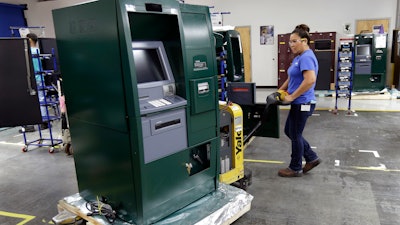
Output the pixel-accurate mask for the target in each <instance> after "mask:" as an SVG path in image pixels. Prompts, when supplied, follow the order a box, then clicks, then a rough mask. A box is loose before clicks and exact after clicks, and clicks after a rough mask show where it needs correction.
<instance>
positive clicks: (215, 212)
mask: <svg viewBox="0 0 400 225" xmlns="http://www.w3.org/2000/svg"><path fill="white" fill-rule="evenodd" d="M252 200H253V196H252V195H250V194H249V193H247V192H245V191H244V190H242V189H239V188H236V187H233V186H231V185H227V184H223V183H220V185H219V188H218V189H217V190H216V191H214V192H212V193H210V194H208V195H206V196H205V197H203V198H201V199H199V200H198V201H196V202H194V203H192V204H190V205H189V206H187V207H185V208H183V209H181V210H179V211H177V212H175V213H173V214H171V215H169V216H168V217H166V218H164V219H163V220H161V221H159V222H157V223H155V225H187V224H195V225H209V224H214V225H218V224H224V223H225V222H226V221H229V220H231V219H232V218H235V217H236V216H237V215H238V214H240V215H241V214H243V213H244V212H245V211H248V210H249V209H250V206H251V201H252ZM232 222H233V221H232Z"/></svg>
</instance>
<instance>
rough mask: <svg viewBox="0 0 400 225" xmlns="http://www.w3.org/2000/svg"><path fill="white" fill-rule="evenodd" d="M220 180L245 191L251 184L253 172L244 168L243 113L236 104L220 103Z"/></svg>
mask: <svg viewBox="0 0 400 225" xmlns="http://www.w3.org/2000/svg"><path fill="white" fill-rule="evenodd" d="M219 109H220V137H221V148H220V160H221V162H220V164H221V171H220V176H219V180H220V182H222V183H225V184H231V185H233V186H236V187H239V188H241V189H243V190H246V188H247V187H248V186H249V185H250V184H251V171H250V170H245V168H244V142H243V112H242V108H241V107H240V106H239V105H238V104H235V103H231V102H225V101H220V102H219Z"/></svg>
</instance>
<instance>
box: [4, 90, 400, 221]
mask: <svg viewBox="0 0 400 225" xmlns="http://www.w3.org/2000/svg"><path fill="white" fill-rule="evenodd" d="M267 92H268V90H266V92H265V93H267ZM265 93H263V92H262V91H260V92H257V95H258V98H260V99H265V97H263V96H266V95H265ZM388 101H389V103H388ZM399 101H400V100H380V101H374V102H375V103H371V104H370V105H371V107H370V108H371V109H370V110H369V109H368V107H367V109H364V110H361V111H359V112H357V111H356V114H357V116H348V115H347V114H346V113H344V112H343V113H342V111H340V112H339V115H334V114H332V113H330V112H329V111H328V110H326V108H331V105H332V98H320V99H319V105H317V108H318V107H319V108H321V109H322V110H318V111H316V112H315V116H313V117H311V118H310V119H309V121H308V124H307V127H306V129H305V131H304V135H305V137H306V138H307V139H308V140H309V142H310V144H311V145H312V146H314V147H315V148H316V149H315V150H316V152H317V153H318V154H319V156H320V157H321V158H322V159H323V163H322V164H321V165H320V166H318V167H316V168H315V169H313V170H312V171H311V172H310V173H309V174H307V175H304V176H303V177H299V178H282V177H279V176H277V172H278V170H279V169H280V168H284V167H287V165H288V162H289V160H290V142H289V140H288V138H287V137H286V136H284V134H283V133H282V132H281V133H282V134H281V138H279V139H273V138H260V137H256V138H254V139H253V141H252V142H251V143H250V144H249V145H248V146H247V148H246V150H245V158H246V162H245V167H246V168H247V169H250V170H252V172H253V182H252V185H251V186H249V188H248V189H247V192H248V193H250V194H251V195H253V196H254V199H253V201H252V209H251V210H250V211H249V212H248V213H246V214H245V215H243V216H242V217H241V218H239V219H238V220H237V221H236V222H234V224H235V225H242V224H243V225H245V224H246V225H249V224H254V225H255V224H257V225H258V224H259V225H266V224H278V225H280V224H290V225H295V224H307V225H314V224H315V225H317V224H318V225H321V224H329V225H331V224H337V225H350V224H351V225H353V224H363V225H364V224H373V225H375V224H382V225H389V224H390V225H392V224H398V223H399V221H400V195H399V193H400V166H399V165H400V157H399V155H398V153H397V150H398V146H399V145H400V133H399V127H400V120H399V118H400V110H399V109H400V106H399V105H400V103H399ZM364 104H365V102H358V101H353V105H354V108H357V107H361V106H362V105H364ZM359 105H361V106H359ZM380 105H394V106H393V108H390V109H388V112H384V111H383V110H382V109H377V108H378V107H379V106H380ZM397 106H399V107H397ZM332 107H334V101H333V105H332ZM373 107H375V108H373ZM360 109H361V108H360ZM370 111H372V112H370ZM287 112H288V111H287V110H286V109H285V108H282V109H281V112H280V113H281V121H280V122H281V130H283V124H284V122H285V119H286V115H287ZM53 125H54V129H53V131H54V132H55V133H56V134H55V136H57V135H58V136H59V132H57V131H59V130H60V129H59V124H58V123H57V122H56V123H55V124H53ZM18 129H19V128H17V127H16V128H9V129H3V130H2V131H0V165H1V167H2V169H1V170H0V224H2V225H13V224H18V223H20V224H33V225H36V224H51V218H52V217H53V216H55V215H56V214H57V202H58V201H59V200H60V199H62V198H63V197H66V196H69V195H72V194H75V193H77V192H78V188H77V181H76V176H75V168H74V160H73V157H71V156H67V155H66V154H65V153H64V152H62V151H57V150H56V151H55V152H54V153H53V154H50V153H48V147H42V148H32V149H31V150H30V151H29V152H26V153H23V152H22V151H21V149H22V147H23V145H24V141H23V137H22V135H21V134H19V133H18ZM35 133H36V132H35ZM32 135H35V134H32ZM30 138H31V139H33V138H35V137H33V136H32V137H30ZM254 160H257V162H253V161H254Z"/></svg>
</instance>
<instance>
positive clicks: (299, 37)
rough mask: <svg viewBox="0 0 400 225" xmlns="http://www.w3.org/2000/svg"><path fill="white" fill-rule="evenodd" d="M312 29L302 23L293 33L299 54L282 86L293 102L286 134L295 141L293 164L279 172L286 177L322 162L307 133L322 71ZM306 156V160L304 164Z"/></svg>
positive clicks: (292, 40) (293, 46)
mask: <svg viewBox="0 0 400 225" xmlns="http://www.w3.org/2000/svg"><path fill="white" fill-rule="evenodd" d="M309 32H310V28H309V27H308V26H307V25H305V24H300V25H298V26H296V28H295V29H294V30H293V32H292V33H291V35H290V40H289V46H290V49H291V50H292V52H293V53H294V54H295V55H296V57H295V58H294V59H293V61H292V64H291V65H290V67H289V69H288V75H289V76H288V79H287V80H286V81H285V82H284V83H283V85H282V86H281V87H280V88H279V90H283V91H287V93H288V94H287V95H286V96H285V97H284V101H286V102H290V103H291V104H290V105H291V106H290V111H289V115H288V117H287V120H286V124H285V134H286V135H287V136H288V137H289V138H290V140H291V142H292V155H291V161H290V165H289V167H288V168H285V169H281V170H279V172H278V175H279V176H282V177H300V176H302V175H303V173H307V172H308V171H310V170H311V169H313V168H314V167H316V166H318V165H319V164H320V163H321V159H320V158H318V156H317V154H316V153H315V152H314V151H313V150H312V149H311V147H310V144H308V142H307V141H306V140H305V139H304V137H303V130H304V127H305V125H306V121H307V119H308V117H309V116H311V114H312V113H313V111H314V109H315V95H314V87H315V82H316V80H317V74H318V61H317V58H316V57H315V55H314V52H313V51H312V50H311V49H310V46H309V43H310V35H309ZM303 157H304V158H305V160H306V164H305V166H304V167H303V168H302V158H303Z"/></svg>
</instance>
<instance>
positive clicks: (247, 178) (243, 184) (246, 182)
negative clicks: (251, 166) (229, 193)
mask: <svg viewBox="0 0 400 225" xmlns="http://www.w3.org/2000/svg"><path fill="white" fill-rule="evenodd" d="M251 178H252V171H251V170H248V169H244V177H243V178H242V179H240V180H238V181H236V182H234V183H233V184H232V185H233V186H235V187H238V188H240V189H243V190H245V191H246V190H247V187H248V186H250V185H251V182H252V180H251Z"/></svg>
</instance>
